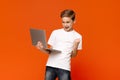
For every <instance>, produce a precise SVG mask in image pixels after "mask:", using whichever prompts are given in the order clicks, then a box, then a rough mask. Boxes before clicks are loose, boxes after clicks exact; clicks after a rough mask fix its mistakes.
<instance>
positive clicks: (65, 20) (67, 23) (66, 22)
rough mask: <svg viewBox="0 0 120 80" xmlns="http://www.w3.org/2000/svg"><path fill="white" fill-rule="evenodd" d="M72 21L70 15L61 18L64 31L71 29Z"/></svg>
mask: <svg viewBox="0 0 120 80" xmlns="http://www.w3.org/2000/svg"><path fill="white" fill-rule="evenodd" d="M73 24H74V21H73V20H72V19H71V18H70V17H63V18H62V25H63V28H64V30H65V31H67V32H69V31H71V30H73Z"/></svg>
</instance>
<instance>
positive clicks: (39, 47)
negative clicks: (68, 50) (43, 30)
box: [36, 41, 44, 49]
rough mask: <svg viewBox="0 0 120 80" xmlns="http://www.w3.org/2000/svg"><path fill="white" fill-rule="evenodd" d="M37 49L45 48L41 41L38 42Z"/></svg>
mask: <svg viewBox="0 0 120 80" xmlns="http://www.w3.org/2000/svg"><path fill="white" fill-rule="evenodd" d="M36 48H37V49H43V48H44V46H43V44H42V43H41V42H40V41H38V42H37V44H36Z"/></svg>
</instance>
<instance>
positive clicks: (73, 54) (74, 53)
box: [71, 43, 78, 57]
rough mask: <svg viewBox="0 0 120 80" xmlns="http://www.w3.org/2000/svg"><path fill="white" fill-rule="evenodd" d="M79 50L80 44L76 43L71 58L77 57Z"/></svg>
mask: <svg viewBox="0 0 120 80" xmlns="http://www.w3.org/2000/svg"><path fill="white" fill-rule="evenodd" d="M77 48H78V43H75V44H74V46H73V50H72V53H71V57H75V56H76V55H77Z"/></svg>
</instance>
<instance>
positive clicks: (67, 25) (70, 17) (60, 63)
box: [36, 9, 82, 80]
mask: <svg viewBox="0 0 120 80" xmlns="http://www.w3.org/2000/svg"><path fill="white" fill-rule="evenodd" d="M60 17H61V19H62V26H63V28H61V29H57V30H54V31H53V32H52V34H51V36H50V38H49V40H48V44H49V45H50V46H51V48H53V49H57V50H60V51H61V52H60V53H52V52H49V51H48V50H46V49H45V48H44V47H43V45H42V43H41V42H40V41H39V42H38V43H37V45H36V47H37V48H38V49H40V50H41V51H43V52H46V53H50V54H49V58H48V61H47V64H46V74H45V80H55V79H56V77H58V80H71V76H70V70H71V69H70V63H71V57H75V56H76V55H77V50H80V49H82V36H81V35H80V34H79V33H77V32H76V31H75V30H74V29H73V24H74V23H75V12H74V11H73V10H69V9H67V10H64V11H62V12H61V15H60Z"/></svg>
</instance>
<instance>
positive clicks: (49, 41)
mask: <svg viewBox="0 0 120 80" xmlns="http://www.w3.org/2000/svg"><path fill="white" fill-rule="evenodd" d="M54 42H55V31H53V32H52V33H51V35H50V37H49V39H48V44H49V45H51V46H53V45H54V44H55V43H54Z"/></svg>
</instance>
